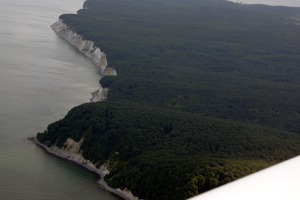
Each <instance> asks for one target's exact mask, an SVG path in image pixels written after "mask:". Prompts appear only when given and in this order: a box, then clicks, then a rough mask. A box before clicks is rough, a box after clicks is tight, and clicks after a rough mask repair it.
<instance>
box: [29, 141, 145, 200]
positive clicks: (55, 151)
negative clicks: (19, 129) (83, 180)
mask: <svg viewBox="0 0 300 200" xmlns="http://www.w3.org/2000/svg"><path fill="white" fill-rule="evenodd" d="M28 139H29V140H31V141H32V142H33V143H35V144H36V145H37V146H38V147H40V148H42V149H44V150H45V151H46V152H47V153H49V154H51V155H54V156H57V157H60V158H63V159H66V160H69V161H72V162H74V163H76V164H78V165H80V166H82V167H84V168H85V169H87V170H89V171H91V172H94V173H95V174H97V175H98V176H99V177H100V179H99V180H97V184H99V186H100V188H102V189H104V190H106V191H108V192H110V193H112V194H115V195H117V196H119V197H121V198H123V199H125V200H139V198H138V197H135V196H134V195H133V194H132V193H131V192H130V191H129V190H128V189H124V190H121V189H119V188H112V187H110V186H109V185H108V184H107V183H106V182H105V180H104V177H105V176H106V175H107V174H109V170H108V169H107V167H108V163H105V164H103V165H102V166H100V167H99V169H98V168H96V166H95V165H94V164H93V163H92V162H90V161H89V160H86V159H84V158H83V156H82V155H81V154H78V153H74V152H71V151H66V150H63V149H60V148H58V147H56V146H55V147H51V148H49V147H48V146H46V145H44V144H42V143H40V142H39V141H38V140H37V138H36V137H32V138H28Z"/></svg>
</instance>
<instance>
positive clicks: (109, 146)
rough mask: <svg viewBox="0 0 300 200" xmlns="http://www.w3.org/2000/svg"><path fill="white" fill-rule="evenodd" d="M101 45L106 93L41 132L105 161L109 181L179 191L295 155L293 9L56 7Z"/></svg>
mask: <svg viewBox="0 0 300 200" xmlns="http://www.w3.org/2000/svg"><path fill="white" fill-rule="evenodd" d="M60 19H62V20H63V22H64V23H66V24H67V25H68V26H69V27H70V28H72V29H73V31H75V32H77V33H78V34H81V35H83V36H84V38H85V39H88V40H92V41H94V42H95V44H96V45H97V46H99V47H100V48H101V50H102V51H104V52H105V53H106V54H107V58H108V61H109V65H110V66H112V67H114V68H116V70H117V73H118V76H115V77H109V76H107V77H104V78H103V79H101V80H100V83H101V85H102V86H103V87H109V88H110V89H109V96H108V100H107V102H100V103H88V104H83V105H80V106H78V107H76V108H74V109H72V110H71V111H70V112H69V113H68V115H67V116H66V117H65V118H64V119H62V120H60V121H58V122H55V123H53V124H51V125H49V126H48V128H47V130H46V131H45V132H44V133H39V134H38V140H39V141H41V142H43V143H44V144H46V145H48V146H49V147H50V146H52V145H54V144H56V145H57V146H59V147H61V148H63V147H64V143H65V141H66V139H67V138H73V139H74V140H75V141H79V140H80V139H81V138H82V137H83V138H84V142H83V144H82V146H81V150H82V153H83V156H84V157H85V158H87V159H90V160H91V161H93V162H94V163H95V164H97V166H100V165H101V164H103V163H104V162H106V161H107V160H109V163H110V169H111V173H110V174H109V175H108V176H106V181H107V183H108V184H109V185H110V186H112V187H119V188H128V189H129V190H131V191H132V193H133V194H134V195H136V196H138V197H140V198H142V199H172V200H173V199H185V198H187V197H191V196H194V195H196V194H199V193H202V192H204V191H207V190H209V189H211V188H214V187H217V186H220V185H223V184H225V183H228V182H230V181H232V180H235V179H237V178H240V177H243V176H245V175H248V174H250V173H253V172H255V171H257V170H260V169H263V168H265V167H268V166H270V165H273V164H275V163H278V162H280V161H283V160H286V159H288V158H291V157H293V156H296V155H299V153H300V135H299V134H300V103H299V102H300V101H299V100H300V69H299V64H300V57H299V55H300V40H299V35H300V9H297V8H286V7H271V6H263V5H243V4H235V3H231V2H227V1H223V0H187V1H179V0H164V1H158V0H87V1H86V2H85V3H84V8H83V9H81V10H79V11H78V13H77V14H64V15H62V16H60Z"/></svg>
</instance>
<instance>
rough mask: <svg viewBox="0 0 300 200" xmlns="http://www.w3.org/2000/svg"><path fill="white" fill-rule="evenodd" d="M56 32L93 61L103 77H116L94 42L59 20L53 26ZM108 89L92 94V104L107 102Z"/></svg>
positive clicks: (103, 54) (114, 71)
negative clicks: (85, 38)
mask: <svg viewBox="0 0 300 200" xmlns="http://www.w3.org/2000/svg"><path fill="white" fill-rule="evenodd" d="M51 28H52V29H53V30H54V32H55V33H56V34H57V35H59V36H60V37H62V38H63V39H65V40H66V41H67V42H69V43H70V44H71V45H72V46H74V47H75V48H77V49H78V50H79V51H80V52H82V53H83V54H84V55H85V56H86V57H87V58H89V59H91V60H92V61H93V62H94V64H95V65H96V66H98V67H99V69H100V73H101V74H102V75H103V76H116V75H117V72H116V70H115V69H113V68H111V67H108V65H107V59H106V55H105V53H103V52H102V51H101V50H100V48H99V47H97V46H95V45H94V42H93V41H90V40H84V39H83V37H82V36H81V35H78V34H77V33H74V32H73V31H72V30H71V29H70V28H68V26H67V25H66V24H64V23H63V21H62V20H58V21H57V22H55V23H54V24H52V25H51ZM107 91H108V88H102V87H101V86H100V89H98V90H96V91H95V92H93V93H92V98H91V101H92V102H97V101H105V100H106V99H107Z"/></svg>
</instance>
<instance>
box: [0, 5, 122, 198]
mask: <svg viewBox="0 0 300 200" xmlns="http://www.w3.org/2000/svg"><path fill="white" fill-rule="evenodd" d="M0 5H1V6H0V200H53V199H57V200H70V199H72V200H82V199H86V200H101V199H103V200H116V199H119V198H117V197H115V196H114V195H112V194H110V193H108V192H106V191H104V190H102V189H99V188H98V187H97V184H96V180H97V177H96V175H95V174H93V173H90V172H88V171H87V170H85V169H83V168H81V167H79V166H77V165H75V164H73V163H71V162H68V161H65V160H63V159H59V158H56V157H54V156H51V155H49V154H47V153H45V152H44V151H43V150H42V149H40V148H38V147H36V146H35V145H34V144H33V143H31V142H29V141H28V140H27V139H26V138H28V137H31V136H35V135H36V133H37V132H42V131H44V130H45V129H46V128H47V125H48V124H50V123H51V122H54V121H56V120H59V119H61V118H63V117H64V115H66V114H67V112H68V111H69V110H70V109H71V108H72V107H75V106H77V105H80V104H82V103H86V102H89V98H90V97H91V94H90V93H91V92H93V91H94V90H96V89H98V88H99V79H100V73H99V70H98V68H97V67H96V66H95V65H93V64H92V63H91V61H89V60H88V59H86V58H85V57H84V56H82V55H81V54H80V53H79V52H77V51H76V50H75V49H74V48H73V47H72V46H70V45H69V44H67V43H66V42H65V41H64V40H62V39H61V38H59V37H58V36H57V35H56V34H55V33H54V32H53V31H52V30H51V28H50V25H51V24H52V23H54V22H55V21H56V20H57V19H58V17H59V15H61V14H63V13H76V11H77V10H78V9H80V8H82V5H83V0H1V1H0Z"/></svg>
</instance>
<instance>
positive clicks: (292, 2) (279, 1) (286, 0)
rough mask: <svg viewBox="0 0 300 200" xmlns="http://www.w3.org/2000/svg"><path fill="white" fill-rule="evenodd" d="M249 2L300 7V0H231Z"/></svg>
mask: <svg viewBox="0 0 300 200" xmlns="http://www.w3.org/2000/svg"><path fill="white" fill-rule="evenodd" d="M230 1H233V2H239V3H240V2H241V3H247V4H266V5H271V6H289V7H300V0H230Z"/></svg>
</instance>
